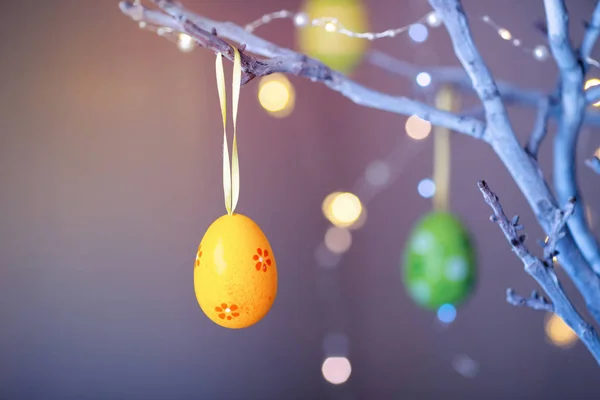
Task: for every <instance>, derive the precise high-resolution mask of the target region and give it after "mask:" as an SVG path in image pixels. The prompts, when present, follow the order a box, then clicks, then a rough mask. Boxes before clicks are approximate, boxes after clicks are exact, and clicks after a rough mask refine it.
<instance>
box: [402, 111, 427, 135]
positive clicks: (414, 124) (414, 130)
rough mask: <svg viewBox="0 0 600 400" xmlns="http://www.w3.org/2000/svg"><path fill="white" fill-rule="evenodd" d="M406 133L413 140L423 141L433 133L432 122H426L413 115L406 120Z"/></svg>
mask: <svg viewBox="0 0 600 400" xmlns="http://www.w3.org/2000/svg"><path fill="white" fill-rule="evenodd" d="M405 128H406V133H407V134H408V136H410V137H411V138H413V139H416V140H421V139H425V138H426V137H427V136H429V133H430V132H431V122H429V121H425V120H424V119H421V118H419V117H418V116H416V115H411V116H410V117H408V119H407V120H406V125H405Z"/></svg>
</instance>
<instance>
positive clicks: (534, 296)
mask: <svg viewBox="0 0 600 400" xmlns="http://www.w3.org/2000/svg"><path fill="white" fill-rule="evenodd" d="M506 301H507V302H508V303H509V304H512V305H513V306H517V307H529V308H533V309H534V310H542V311H550V312H554V306H553V305H552V303H550V302H549V301H548V299H546V298H545V297H544V296H540V295H539V294H538V292H537V291H535V290H534V291H532V292H531V296H529V297H523V296H520V295H518V294H517V293H516V292H515V291H514V290H513V289H511V288H508V289H506Z"/></svg>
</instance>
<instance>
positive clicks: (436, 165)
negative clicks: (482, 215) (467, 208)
mask: <svg viewBox="0 0 600 400" xmlns="http://www.w3.org/2000/svg"><path fill="white" fill-rule="evenodd" d="M435 105H436V107H437V108H438V109H440V110H444V111H452V110H453V109H455V108H456V106H457V99H456V97H455V94H454V92H453V91H452V89H451V88H450V87H449V86H443V87H441V88H440V90H439V91H438V92H437V94H436V96H435ZM434 134H435V136H434V161H433V181H434V182H435V194H434V196H433V208H434V209H435V210H437V211H447V210H448V207H449V202H450V201H449V188H450V130H449V129H448V128H445V127H443V126H436V127H435V128H434Z"/></svg>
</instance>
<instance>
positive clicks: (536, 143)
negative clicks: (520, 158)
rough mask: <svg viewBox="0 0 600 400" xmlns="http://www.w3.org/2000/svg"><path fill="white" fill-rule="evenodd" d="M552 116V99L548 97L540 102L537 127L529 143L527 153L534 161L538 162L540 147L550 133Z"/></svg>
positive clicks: (534, 128) (535, 126)
mask: <svg viewBox="0 0 600 400" xmlns="http://www.w3.org/2000/svg"><path fill="white" fill-rule="evenodd" d="M549 116H550V99H549V98H548V97H545V98H543V99H542V100H540V103H539V106H538V111H537V117H536V119H535V125H534V127H533V131H532V132H531V136H530V137H529V142H528V143H527V152H528V153H529V155H531V156H532V157H533V158H534V159H536V160H537V155H538V151H539V149H540V145H541V144H542V141H543V140H544V138H545V137H546V133H547V132H548V118H549Z"/></svg>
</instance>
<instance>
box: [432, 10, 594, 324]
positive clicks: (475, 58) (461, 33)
mask: <svg viewBox="0 0 600 400" xmlns="http://www.w3.org/2000/svg"><path fill="white" fill-rule="evenodd" d="M429 3H430V4H431V6H432V7H433V8H434V9H435V10H436V12H438V13H439V15H440V16H441V17H442V20H443V21H444V25H445V26H446V29H447V30H448V33H449V35H450V38H451V40H452V44H453V46H454V52H455V53H456V55H457V57H458V59H459V61H460V62H461V64H462V66H463V67H464V68H465V71H466V72H467V74H468V75H469V78H470V79H471V81H472V83H473V87H474V89H475V91H476V92H477V94H478V96H479V98H480V99H481V101H482V103H483V106H484V108H485V112H486V119H487V132H488V133H487V136H488V138H489V140H490V144H491V145H492V147H493V148H494V150H495V151H496V154H498V157H500V159H501V160H502V162H503V163H504V165H505V166H506V168H507V169H508V171H509V173H510V174H511V176H512V177H513V179H514V180H515V182H516V183H517V185H518V186H519V189H520V190H521V192H522V193H523V194H524V195H525V198H526V199H527V201H528V203H529V205H530V206H531V208H532V210H533V211H534V213H535V215H536V217H537V219H538V221H539V222H540V225H541V226H542V228H543V229H544V231H545V232H546V234H550V232H551V230H552V223H553V217H554V211H555V210H556V209H557V206H556V204H557V203H556V200H555V199H554V197H553V196H552V193H551V192H550V190H549V188H548V186H547V184H546V182H545V181H544V179H543V177H542V176H541V175H540V173H539V172H538V168H537V165H536V164H535V163H534V162H533V161H532V159H531V158H530V157H529V156H528V155H527V154H526V152H525V151H524V149H523V148H522V147H521V145H520V144H519V142H518V141H517V139H516V137H515V134H514V131H513V129H512V126H511V124H510V122H509V119H508V116H507V114H506V109H505V108H504V105H503V104H502V100H501V98H500V93H499V91H498V87H497V86H496V84H495V82H494V80H493V79H492V76H491V73H490V71H489V69H488V68H487V66H486V65H485V63H484V62H483V60H482V58H481V56H480V55H479V53H478V51H477V49H476V47H475V44H474V43H473V39H472V37H471V33H470V30H469V26H468V23H467V19H466V16H465V13H464V11H463V8H462V5H461V4H460V2H459V1H458V0H429ZM558 251H559V253H560V255H559V261H560V263H561V265H562V266H563V268H564V270H565V271H566V272H567V274H568V275H569V277H570V278H571V280H572V281H573V282H574V283H575V285H576V286H577V288H578V290H579V292H580V293H581V295H582V296H583V298H584V299H585V302H586V305H587V307H588V310H589V311H590V313H591V314H592V315H593V317H594V319H595V320H596V321H598V322H600V277H599V276H598V275H596V274H595V273H594V271H593V270H592V269H591V268H590V266H589V265H588V263H587V261H586V259H585V258H584V257H583V256H582V254H581V252H580V250H579V248H578V247H577V245H576V244H575V242H574V241H573V238H572V237H571V236H570V235H569V234H568V233H567V235H566V236H565V238H564V239H563V240H561V241H560V243H559V244H558Z"/></svg>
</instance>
